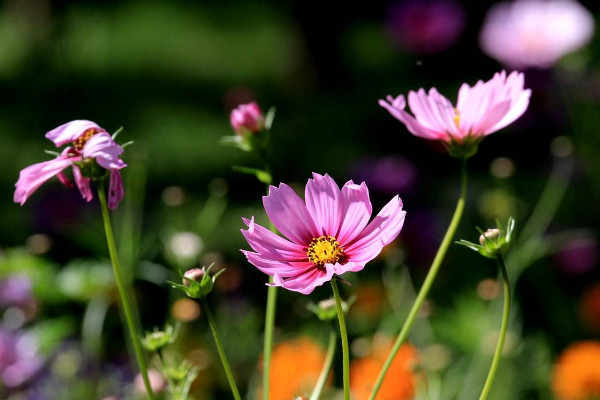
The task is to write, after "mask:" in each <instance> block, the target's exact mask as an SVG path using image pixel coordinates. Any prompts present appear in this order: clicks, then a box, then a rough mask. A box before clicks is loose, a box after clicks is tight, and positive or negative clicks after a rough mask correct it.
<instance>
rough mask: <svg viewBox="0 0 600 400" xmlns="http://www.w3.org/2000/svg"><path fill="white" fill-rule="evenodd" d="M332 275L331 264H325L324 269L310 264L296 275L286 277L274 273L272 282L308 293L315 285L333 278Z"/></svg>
mask: <svg viewBox="0 0 600 400" xmlns="http://www.w3.org/2000/svg"><path fill="white" fill-rule="evenodd" d="M333 275H334V271H333V265H331V264H327V265H325V269H323V268H319V267H315V266H311V267H309V268H308V269H306V270H304V271H302V272H301V273H299V274H297V275H296V276H292V277H288V278H287V279H284V278H285V277H283V276H281V275H279V274H276V275H274V276H273V283H274V284H275V286H281V287H283V288H285V289H288V290H292V291H294V292H298V293H302V294H310V293H312V291H313V290H315V288H316V287H317V286H321V285H323V284H324V283H325V282H329V281H330V280H331V279H332V278H333Z"/></svg>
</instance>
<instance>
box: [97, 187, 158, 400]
mask: <svg viewBox="0 0 600 400" xmlns="http://www.w3.org/2000/svg"><path fill="white" fill-rule="evenodd" d="M97 183H98V184H97V186H98V199H99V200H100V207H101V208H102V219H103V220H104V231H105V233H106V243H107V244H108V252H109V254H110V261H111V263H112V266H113V272H114V274H115V280H116V282H117V288H118V289H119V295H120V297H121V304H122V305H123V313H124V314H125V320H126V321H127V326H128V328H129V334H130V335H131V343H132V344H133V352H134V353H135V358H136V360H137V364H138V367H139V369H140V374H141V375H142V380H143V381H144V386H145V387H146V393H148V398H149V399H150V400H154V398H155V397H154V392H153V391H152V387H151V386H150V380H149V379H148V368H147V367H146V360H145V359H144V353H143V352H142V345H141V343H140V337H139V336H138V334H137V329H136V327H135V322H134V318H133V311H132V307H131V301H130V300H129V296H128V294H127V289H126V286H125V280H124V279H123V273H122V271H121V265H120V263H119V257H118V256H117V247H116V245H115V238H114V235H113V231H112V226H111V223H110V216H109V213H108V205H107V202H106V194H105V193H104V184H103V182H102V181H99V182H97Z"/></svg>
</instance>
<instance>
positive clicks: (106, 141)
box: [82, 132, 127, 170]
mask: <svg viewBox="0 0 600 400" xmlns="http://www.w3.org/2000/svg"><path fill="white" fill-rule="evenodd" d="M122 153H123V148H122V147H121V146H119V145H118V144H117V143H115V141H114V140H113V139H112V137H111V136H110V135H109V134H108V133H106V132H103V133H98V134H96V135H94V136H92V137H91V138H90V139H89V140H88V141H87V142H86V143H85V145H84V146H83V152H82V154H83V157H84V158H95V159H96V161H97V162H98V164H100V166H101V167H102V168H105V169H109V170H116V169H121V168H123V167H126V166H127V164H125V163H124V162H123V160H121V159H120V158H119V156H120V155H121V154H122Z"/></svg>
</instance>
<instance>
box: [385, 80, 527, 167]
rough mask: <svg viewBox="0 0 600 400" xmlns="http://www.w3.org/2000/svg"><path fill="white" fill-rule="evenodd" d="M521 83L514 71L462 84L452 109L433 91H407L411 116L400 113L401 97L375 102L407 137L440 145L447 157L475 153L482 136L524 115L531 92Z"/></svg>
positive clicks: (402, 102) (401, 111)
mask: <svg viewBox="0 0 600 400" xmlns="http://www.w3.org/2000/svg"><path fill="white" fill-rule="evenodd" d="M524 80H525V79H524V77H523V74H522V73H519V72H516V71H514V72H512V73H511V74H510V75H508V76H506V72H505V71H502V72H499V73H496V74H495V75H494V77H493V78H492V79H490V80H489V81H487V82H482V81H479V82H477V84H476V85H475V86H473V87H471V86H469V85H467V84H466V83H463V85H462V86H461V87H460V90H459V92H458V101H457V103H456V107H455V106H454V105H453V104H452V103H451V102H450V100H448V99H447V98H445V97H444V96H442V95H441V94H440V93H438V91H437V90H436V89H435V88H431V89H430V90H429V93H427V92H425V89H419V91H417V92H413V91H411V92H409V93H408V105H409V106H410V110H411V111H412V113H413V114H414V116H413V115H410V114H409V113H408V112H406V111H404V107H406V101H405V99H404V96H402V95H400V96H398V97H396V98H393V97H392V96H388V97H387V101H385V100H379V105H380V106H382V107H384V108H385V109H387V110H388V111H389V112H390V113H391V114H392V115H393V116H394V117H396V118H397V119H398V120H400V122H402V123H403V124H404V125H406V128H407V129H408V131H409V132H410V133H412V134H413V135H415V136H419V137H422V138H425V139H430V140H438V141H441V142H442V143H444V144H445V145H446V146H447V147H448V148H449V149H450V150H451V153H452V152H453V151H454V150H455V149H457V148H458V149H460V148H463V147H464V148H473V150H476V145H477V144H478V143H479V141H480V140H481V139H483V137H484V136H486V135H489V134H490V133H493V132H496V131H497V130H499V129H501V128H504V127H505V126H506V125H508V124H510V123H511V122H513V121H514V120H516V119H517V118H519V117H520V116H521V115H522V114H523V113H524V112H525V110H526V109H527V106H528V105H529V97H530V95H531V90H529V89H524V88H523V85H524ZM461 154H462V153H461ZM472 154H474V152H473V153H472ZM472 154H471V153H469V154H464V156H470V155H472ZM453 155H454V154H453Z"/></svg>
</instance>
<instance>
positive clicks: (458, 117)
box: [452, 108, 460, 129]
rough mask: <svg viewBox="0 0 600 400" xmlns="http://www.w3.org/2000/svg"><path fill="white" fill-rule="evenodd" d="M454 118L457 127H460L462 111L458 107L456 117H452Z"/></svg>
mask: <svg viewBox="0 0 600 400" xmlns="http://www.w3.org/2000/svg"><path fill="white" fill-rule="evenodd" d="M452 119H454V123H455V124H456V127H457V128H458V129H460V111H458V109H457V108H455V109H454V117H452Z"/></svg>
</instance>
